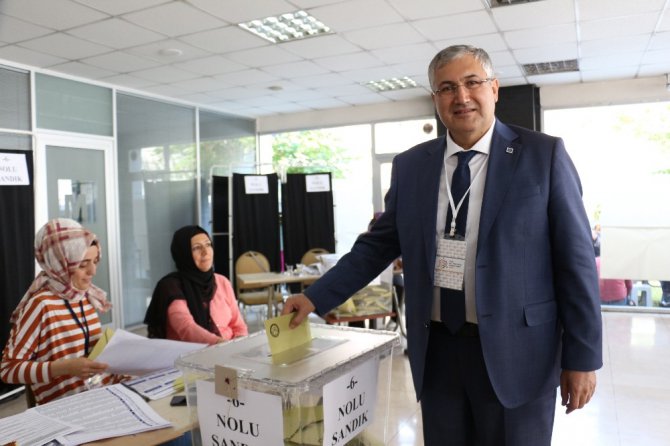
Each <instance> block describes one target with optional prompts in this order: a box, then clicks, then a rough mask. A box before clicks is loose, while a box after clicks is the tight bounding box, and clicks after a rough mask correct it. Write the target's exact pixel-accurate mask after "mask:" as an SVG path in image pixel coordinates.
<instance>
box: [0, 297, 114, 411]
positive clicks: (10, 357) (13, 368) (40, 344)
mask: <svg viewBox="0 0 670 446" xmlns="http://www.w3.org/2000/svg"><path fill="white" fill-rule="evenodd" d="M83 303H84V314H85V315H86V321H87V323H88V328H89V333H90V338H89V343H90V346H89V351H91V350H92V349H93V347H94V346H95V344H96V342H97V341H98V339H99V338H100V335H101V332H102V330H101V326H100V319H98V314H97V313H96V311H95V309H94V308H93V306H92V305H91V304H90V303H89V301H88V299H87V298H86V297H83ZM70 304H71V306H72V308H73V309H74V311H75V314H76V315H77V316H78V317H79V318H80V322H81V323H82V324H83V320H81V315H80V313H81V309H80V308H79V300H72V301H70ZM84 342H85V336H84V332H83V330H82V329H81V328H80V327H79V325H77V323H76V322H75V320H74V319H73V318H72V315H71V314H70V311H69V310H68V308H67V306H66V305H65V301H64V300H63V299H62V298H61V297H59V296H54V295H52V294H51V293H50V292H49V291H42V292H40V293H39V294H37V295H35V296H34V297H33V298H32V299H30V301H28V303H27V304H26V306H25V307H24V308H23V311H22V312H21V314H19V316H18V319H17V321H16V323H15V324H14V325H13V326H12V329H11V331H10V333H9V340H8V341H7V345H6V346H5V349H4V351H3V353H2V362H1V363H0V379H2V380H3V381H4V382H6V383H11V384H18V383H24V384H30V387H31V388H32V390H33V393H34V394H35V400H36V402H37V404H43V403H47V402H49V401H51V400H54V399H56V398H60V397H62V396H65V395H71V394H74V393H78V392H82V391H84V390H86V384H85V382H84V381H83V380H82V379H80V378H78V377H75V376H59V377H52V376H51V363H52V361H56V360H58V359H63V358H77V357H80V356H84ZM118 378H119V377H117V376H116V375H110V374H103V380H102V384H103V385H106V384H110V383H112V382H115V381H118V380H119V379H118Z"/></svg>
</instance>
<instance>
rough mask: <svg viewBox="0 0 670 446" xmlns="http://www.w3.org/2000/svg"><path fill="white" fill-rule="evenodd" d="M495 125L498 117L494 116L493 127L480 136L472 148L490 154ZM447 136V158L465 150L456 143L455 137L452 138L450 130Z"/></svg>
mask: <svg viewBox="0 0 670 446" xmlns="http://www.w3.org/2000/svg"><path fill="white" fill-rule="evenodd" d="M495 126H496V119H495V118H494V119H493V123H491V127H489V129H488V130H487V131H486V133H484V136H482V137H481V138H479V141H477V142H476V143H475V145H474V146H472V148H471V149H470V150H475V151H477V152H479V153H484V154H486V155H488V154H489V151H490V149H491V140H492V139H493V128H494V127H495ZM446 138H447V153H446V156H447V158H448V157H450V156H451V155H454V154H456V153H458V152H462V151H464V150H465V149H463V147H461V146H459V145H458V144H456V143H455V142H454V140H453V139H451V135H449V131H448V130H447V136H446Z"/></svg>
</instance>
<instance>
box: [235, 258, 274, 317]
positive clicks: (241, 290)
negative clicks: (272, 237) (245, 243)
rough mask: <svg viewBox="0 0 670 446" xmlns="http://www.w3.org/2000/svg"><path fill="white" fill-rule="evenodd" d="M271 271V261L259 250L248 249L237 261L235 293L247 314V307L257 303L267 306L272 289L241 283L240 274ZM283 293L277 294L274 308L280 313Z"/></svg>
mask: <svg viewBox="0 0 670 446" xmlns="http://www.w3.org/2000/svg"><path fill="white" fill-rule="evenodd" d="M267 272H270V262H269V261H268V259H267V257H265V256H264V255H263V254H261V253H260V252H257V251H247V252H245V253H243V254H242V255H240V256H239V257H238V258H237V260H236V261H235V277H236V280H235V294H236V295H237V301H238V302H239V303H240V304H241V305H242V311H243V312H244V313H245V314H246V310H247V307H251V306H256V305H265V306H267V304H268V301H269V299H270V293H271V290H270V289H269V288H267V287H264V288H255V287H249V286H243V285H240V280H239V279H238V278H237V276H238V275H239V274H252V273H267ZM283 302H284V301H283V299H282V296H281V294H277V293H276V294H275V298H274V308H275V313H278V310H279V307H278V305H279V304H280V303H283Z"/></svg>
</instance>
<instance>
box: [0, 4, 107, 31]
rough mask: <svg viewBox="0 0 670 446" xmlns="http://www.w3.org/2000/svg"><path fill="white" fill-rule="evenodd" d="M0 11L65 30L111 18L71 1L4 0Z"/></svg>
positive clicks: (27, 20)
mask: <svg viewBox="0 0 670 446" xmlns="http://www.w3.org/2000/svg"><path fill="white" fill-rule="evenodd" d="M0 11H2V13H3V14H7V15H9V16H12V17H16V18H19V19H22V20H24V21H26V22H30V23H34V24H36V25H41V26H44V27H46V28H52V29H56V30H64V29H68V28H73V27H75V26H80V25H84V24H86V23H90V22H96V21H98V20H102V19H105V18H107V17H109V16H108V15H107V14H104V13H102V12H99V11H96V10H94V9H91V8H89V7H86V6H83V5H80V4H78V3H75V2H73V1H71V0H48V1H44V0H3V1H2V3H1V4H0Z"/></svg>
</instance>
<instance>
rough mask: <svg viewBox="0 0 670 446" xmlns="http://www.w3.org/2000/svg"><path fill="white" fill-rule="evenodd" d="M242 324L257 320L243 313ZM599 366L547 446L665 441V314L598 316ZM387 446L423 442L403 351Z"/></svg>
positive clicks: (6, 407)
mask: <svg viewBox="0 0 670 446" xmlns="http://www.w3.org/2000/svg"><path fill="white" fill-rule="evenodd" d="M248 319H249V321H250V328H251V329H252V330H256V329H258V328H259V327H260V326H261V322H262V321H261V320H260V319H257V318H256V314H254V312H250V313H249V315H248ZM603 324H604V349H603V352H604V360H605V366H604V367H603V368H602V369H601V370H599V371H598V389H597V392H596V395H595V396H594V398H593V400H592V401H591V403H590V404H589V405H587V407H586V408H585V409H582V410H579V411H577V412H574V413H572V414H570V415H565V413H564V410H563V408H562V407H561V406H560V402H557V410H556V424H555V429H554V441H553V446H587V445H588V446H627V445H644V446H667V445H669V444H670V423H669V421H670V315H654V314H633V313H616V312H605V313H603ZM392 361H393V364H392V368H393V374H392V384H391V395H390V400H389V401H390V402H389V423H388V426H389V435H388V438H389V441H388V444H389V445H390V446H419V445H422V444H423V441H422V433H421V432H422V430H421V411H420V408H419V405H418V404H417V403H416V398H415V395H414V390H413V387H412V381H411V376H410V371H409V364H408V362H407V358H406V356H404V355H403V354H402V348H399V349H398V353H397V354H395V355H394V356H393V359H392ZM24 409H25V403H24V398H23V397H22V396H21V397H19V398H17V399H15V400H13V401H10V402H4V403H2V402H0V417H5V416H8V415H11V414H14V413H17V412H19V411H22V410H24Z"/></svg>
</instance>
